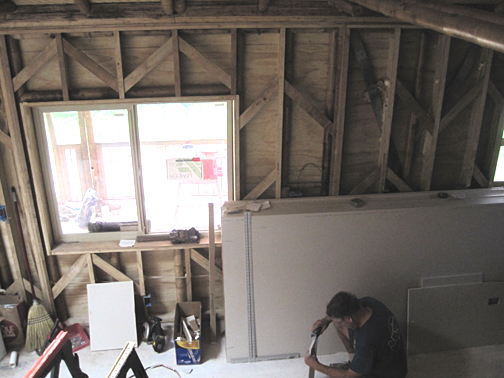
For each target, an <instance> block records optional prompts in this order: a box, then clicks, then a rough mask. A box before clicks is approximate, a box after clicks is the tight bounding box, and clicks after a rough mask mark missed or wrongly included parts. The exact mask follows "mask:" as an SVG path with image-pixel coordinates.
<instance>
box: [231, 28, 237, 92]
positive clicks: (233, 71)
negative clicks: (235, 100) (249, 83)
mask: <svg viewBox="0 0 504 378" xmlns="http://www.w3.org/2000/svg"><path fill="white" fill-rule="evenodd" d="M231 94H232V95H233V96H234V95H236V94H238V29H236V28H233V29H231Z"/></svg>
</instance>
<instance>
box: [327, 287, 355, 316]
mask: <svg viewBox="0 0 504 378" xmlns="http://www.w3.org/2000/svg"><path fill="white" fill-rule="evenodd" d="M359 309H360V303H359V300H358V299H357V297H356V296H355V295H353V294H351V293H347V292H345V291H340V292H339V293H338V294H336V295H335V296H334V297H333V298H332V299H331V301H330V302H329V303H328V304H327V309H326V313H327V316H330V317H331V318H336V319H343V318H344V317H345V316H350V317H351V316H353V315H354V314H355V313H356V312H357V311H359Z"/></svg>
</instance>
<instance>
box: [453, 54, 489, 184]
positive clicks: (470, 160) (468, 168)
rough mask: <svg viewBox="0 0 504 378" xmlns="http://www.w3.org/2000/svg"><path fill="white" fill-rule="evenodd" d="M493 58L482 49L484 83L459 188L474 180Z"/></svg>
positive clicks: (470, 125) (472, 112) (481, 76)
mask: <svg viewBox="0 0 504 378" xmlns="http://www.w3.org/2000/svg"><path fill="white" fill-rule="evenodd" d="M492 56H493V51H492V50H490V49H482V51H481V56H480V60H479V62H478V66H479V67H481V70H480V71H479V77H478V79H479V81H480V82H483V87H482V90H481V91H480V95H479V97H478V98H477V99H476V101H475V103H474V105H473V107H472V111H471V118H470V120H469V133H468V136H467V143H466V148H465V150H464V157H463V160H462V172H461V175H460V179H459V182H458V184H459V185H458V186H460V187H463V188H469V187H470V186H471V180H472V178H473V173H474V167H475V162H476V153H477V151H478V144H479V137H480V133H481V123H482V120H483V111H484V108H485V101H486V98H487V88H488V80H489V79H490V70H491V68H492Z"/></svg>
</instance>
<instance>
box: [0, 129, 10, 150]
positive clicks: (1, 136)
mask: <svg viewBox="0 0 504 378" xmlns="http://www.w3.org/2000/svg"><path fill="white" fill-rule="evenodd" d="M0 143H2V144H3V145H4V146H6V147H8V148H9V149H12V139H11V137H10V136H8V135H7V134H5V133H4V132H3V131H2V130H0Z"/></svg>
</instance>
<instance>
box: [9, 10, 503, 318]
mask: <svg viewBox="0 0 504 378" xmlns="http://www.w3.org/2000/svg"><path fill="white" fill-rule="evenodd" d="M40 8H41V9H43V10H44V9H45V8H43V7H40ZM58 9H60V8H58ZM61 9H63V8H61ZM97 9H101V8H100V5H97ZM103 9H108V8H103ZM146 12H147V13H145V12H144V13H143V14H142V17H137V16H136V15H135V10H134V7H132V6H131V5H130V6H125V8H124V9H123V13H122V14H121V16H122V17H124V18H121V19H117V18H114V17H112V16H110V17H109V18H107V17H106V15H107V13H106V12H105V13H104V14H102V15H103V17H102V18H94V19H93V18H85V17H79V16H78V15H75V16H73V17H69V18H68V19H67V20H65V18H64V17H60V18H54V14H52V16H53V19H52V20H47V21H45V20H44V18H43V12H41V13H40V14H37V15H34V16H33V17H34V18H35V22H32V21H30V20H29V19H28V18H29V17H28V15H26V18H25V19H23V14H22V13H21V14H20V15H18V16H17V17H18V19H17V20H16V21H9V20H7V21H6V22H5V24H4V25H3V26H2V25H1V24H0V33H2V35H1V36H0V80H1V86H2V88H1V89H2V100H3V115H4V122H3V123H2V124H1V125H0V141H1V142H2V143H0V149H1V150H0V152H1V156H2V163H1V165H2V167H1V172H2V173H1V176H0V180H1V182H2V188H1V189H2V190H1V191H0V203H2V204H6V207H7V210H8V212H9V213H10V216H9V220H12V209H13V203H12V200H11V199H10V197H9V192H10V186H16V187H17V188H19V190H18V193H19V194H20V202H21V205H22V216H23V222H24V225H25V226H26V227H25V230H26V231H25V232H26V235H25V237H26V240H27V241H28V243H27V244H28V247H29V249H30V252H31V254H30V255H31V256H32V258H33V261H32V262H33V265H32V266H35V267H36V272H33V273H34V276H35V279H36V281H37V285H38V286H40V289H41V291H40V292H39V293H38V294H37V296H38V297H42V298H44V299H45V303H46V306H47V307H48V309H49V310H51V312H53V313H56V312H57V313H58V316H59V317H60V318H62V319H66V318H68V317H71V318H73V319H76V320H78V321H80V322H82V323H86V322H87V320H86V319H87V304H86V289H85V284H86V283H89V282H90V280H89V277H91V276H93V275H94V273H93V275H92V274H91V272H90V271H88V272H86V271H82V269H83V268H84V267H86V266H87V267H88V268H89V267H92V266H93V264H95V265H97V263H96V262H95V261H94V260H93V259H94V256H93V257H90V254H91V253H94V252H97V251H94V250H90V249H89V250H82V251H80V255H79V253H77V252H76V251H75V250H72V251H71V253H67V254H64V253H62V254H51V251H53V250H54V249H55V248H58V247H57V246H56V245H55V243H54V241H53V240H51V237H50V235H51V232H50V229H47V227H48V226H49V224H48V223H47V222H45V221H44V219H43V214H42V213H43V210H42V211H41V209H43V204H44V193H43V191H42V190H41V189H40V190H39V189H37V188H40V187H39V184H40V174H39V173H40V166H39V164H40V163H39V161H38V156H37V154H36V153H34V151H36V148H35V146H34V145H35V143H34V139H33V135H31V134H30V132H31V131H30V130H32V125H31V124H30V123H31V121H30V117H29V112H24V111H23V112H21V110H22V109H25V110H26V108H29V106H24V105H23V104H24V103H30V106H33V105H34V104H33V103H40V104H48V103H54V104H56V103H60V102H71V101H79V102H80V103H81V102H82V101H89V102H91V103H99V102H100V101H115V102H120V101H121V100H128V99H132V98H139V99H140V98H156V99H160V98H182V99H183V98H185V97H189V96H190V97H192V98H199V99H204V98H205V96H213V97H215V96H223V97H225V98H228V97H229V96H237V97H236V98H237V99H239V100H237V103H236V105H237V106H238V108H239V114H238V116H237V117H236V119H235V120H234V121H235V127H236V129H237V130H239V132H238V133H237V135H236V136H235V137H236V138H237V142H238V144H237V150H236V154H237V156H238V157H239V162H240V164H239V166H237V167H236V169H235V174H236V175H237V177H238V178H239V179H238V180H237V184H236V188H235V189H236V192H237V193H238V197H239V198H237V199H246V200H253V199H267V198H282V197H289V196H290V195H299V194H301V195H303V196H322V195H332V196H335V195H359V194H363V193H388V192H409V191H427V190H436V191H439V190H450V189H458V188H478V187H480V188H481V187H490V186H492V184H493V175H494V172H495V166H496V161H497V156H498V151H499V147H500V145H501V140H502V138H501V136H502V126H503V123H504V122H503V121H502V114H503V106H504V98H503V95H502V94H503V93H504V75H502V67H503V65H504V57H503V55H502V53H500V52H494V51H492V50H490V49H488V48H484V47H480V46H477V45H474V44H472V43H470V42H467V41H463V40H460V39H456V38H452V37H450V36H447V35H444V34H439V33H437V32H435V31H431V30H425V29H419V28H418V27H416V26H412V25H407V24H404V23H399V22H395V21H393V20H391V19H388V18H384V17H346V16H342V15H341V13H340V12H339V11H337V10H335V9H333V8H327V9H325V8H324V9H323V8H320V9H318V8H317V9H316V11H315V10H314V11H313V12H312V13H313V14H304V15H302V16H301V15H294V16H289V17H283V16H279V15H275V14H273V15H268V16H253V17H252V16H249V17H236V16H226V15H224V16H219V14H218V13H215V14H213V15H207V16H206V17H201V16H199V15H194V14H195V13H193V14H191V13H190V12H189V13H188V14H187V15H186V17H185V18H184V17H171V18H169V17H168V18H167V17H161V16H159V15H158V13H156V12H158V11H154V10H151V11H150V12H151V13H149V12H148V7H147V11H146ZM128 16H130V17H131V19H130V18H128ZM127 20H129V21H127ZM21 113H23V114H21ZM0 231H1V233H2V239H3V244H4V246H3V247H4V248H3V252H4V253H2V258H4V261H8V264H4V263H2V264H1V265H2V282H1V283H2V286H3V287H7V286H9V285H10V284H11V283H12V282H18V283H19V282H22V283H24V285H25V284H26V280H24V281H23V277H26V270H25V269H26V268H25V267H24V264H23V263H22V262H21V261H20V260H21V259H20V258H19V257H18V255H19V256H21V255H20V252H19V251H20V239H19V235H21V234H20V230H18V229H17V227H16V225H15V222H10V221H9V222H6V223H3V222H2V223H0ZM43 235H45V236H43ZM148 250H149V248H147V251H146V252H145V253H144V257H143V262H142V263H141V264H140V266H139V262H138V261H139V260H138V258H135V256H133V255H130V254H125V253H117V252H116V251H112V252H110V251H109V252H107V253H103V254H101V255H99V253H96V254H95V255H96V261H100V260H99V259H102V260H103V259H105V260H107V261H106V263H107V264H108V266H113V267H114V269H115V270H112V269H108V268H107V265H104V264H102V265H101V266H102V267H105V272H107V273H108V275H105V276H100V275H98V276H97V277H96V282H100V281H102V280H108V279H109V276H110V275H111V276H112V277H114V278H115V279H118V277H122V276H121V275H120V274H118V273H117V272H120V273H121V274H124V275H125V276H126V277H129V278H131V279H133V280H135V281H136V282H138V280H139V279H140V278H142V281H143V280H145V285H146V288H144V290H145V292H146V293H152V295H153V297H154V298H155V301H154V303H153V304H154V307H153V312H154V313H157V314H158V315H161V317H164V318H165V320H170V319H173V311H174V308H175V303H176V301H177V300H180V297H178V298H177V295H176V281H177V279H180V277H183V276H186V277H187V274H189V275H191V274H190V273H189V272H190V271H191V268H190V262H189V267H188V265H187V264H188V261H190V260H191V257H188V255H187V254H186V255H185V258H186V260H185V263H184V262H182V261H183V257H184V256H183V254H182V253H181V252H176V250H173V249H168V248H167V249H166V250H156V251H148ZM98 252H100V251H98ZM196 252H197V253H198V255H196V256H197V257H196V259H197V260H199V262H198V263H197V264H196V265H198V266H205V267H206V269H210V268H209V267H210V266H211V265H207V264H208V260H211V259H212V257H211V256H210V255H208V252H207V251H206V250H204V249H203V250H201V249H200V250H198V251H196ZM76 255H77V256H76ZM100 256H101V257H100ZM90 258H91V261H90V260H89V259H90ZM160 260H161V261H163V264H158V262H159V261H160ZM193 260H194V258H193ZM140 261H142V259H140ZM216 264H217V266H219V267H220V266H221V265H220V264H221V263H220V250H218V253H217V261H216ZM6 265H9V266H10V269H6V268H5V267H6ZM184 267H185V268H186V270H185V271H184ZM69 269H70V270H71V269H74V272H73V273H75V274H73V273H72V275H71V276H72V282H66V286H65V289H64V290H63V295H62V296H59V298H58V300H57V301H56V304H54V302H53V301H54V295H53V293H54V291H55V290H56V291H59V292H61V290H62V289H61V285H60V286H57V287H56V288H55V285H56V284H57V283H58V281H59V280H60V278H61V274H62V273H63V272H67V271H68V270H69ZM89 269H92V268H89ZM102 269H103V268H102ZM193 269H196V271H193V273H192V280H193V289H192V290H193V293H192V297H193V298H194V299H195V300H202V301H203V302H204V308H205V309H206V310H208V309H209V305H208V302H209V301H211V300H213V298H211V296H212V295H209V294H208V291H207V287H206V286H207V285H208V280H207V278H206V274H207V273H206V269H203V270H201V271H198V270H197V269H200V268H199V267H197V266H195V267H193ZM218 272H220V270H219V271H218ZM114 274H115V276H114ZM219 274H220V273H219ZM219 274H218V276H219ZM198 276H199V277H201V279H199V278H198ZM67 277H68V276H67ZM219 277H220V279H219ZM219 277H218V278H217V287H216V288H214V291H212V292H213V293H215V296H216V297H217V298H218V299H217V308H218V309H219V310H218V311H220V313H222V308H223V300H222V285H221V282H222V276H221V275H220V276H219ZM219 282H220V283H219ZM25 286H26V287H28V286H27V285H25ZM15 289H16V290H17V289H18V287H16V288H15ZM60 289H61V290H60ZM13 290H14V289H13ZM23 295H24V293H23Z"/></svg>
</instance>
